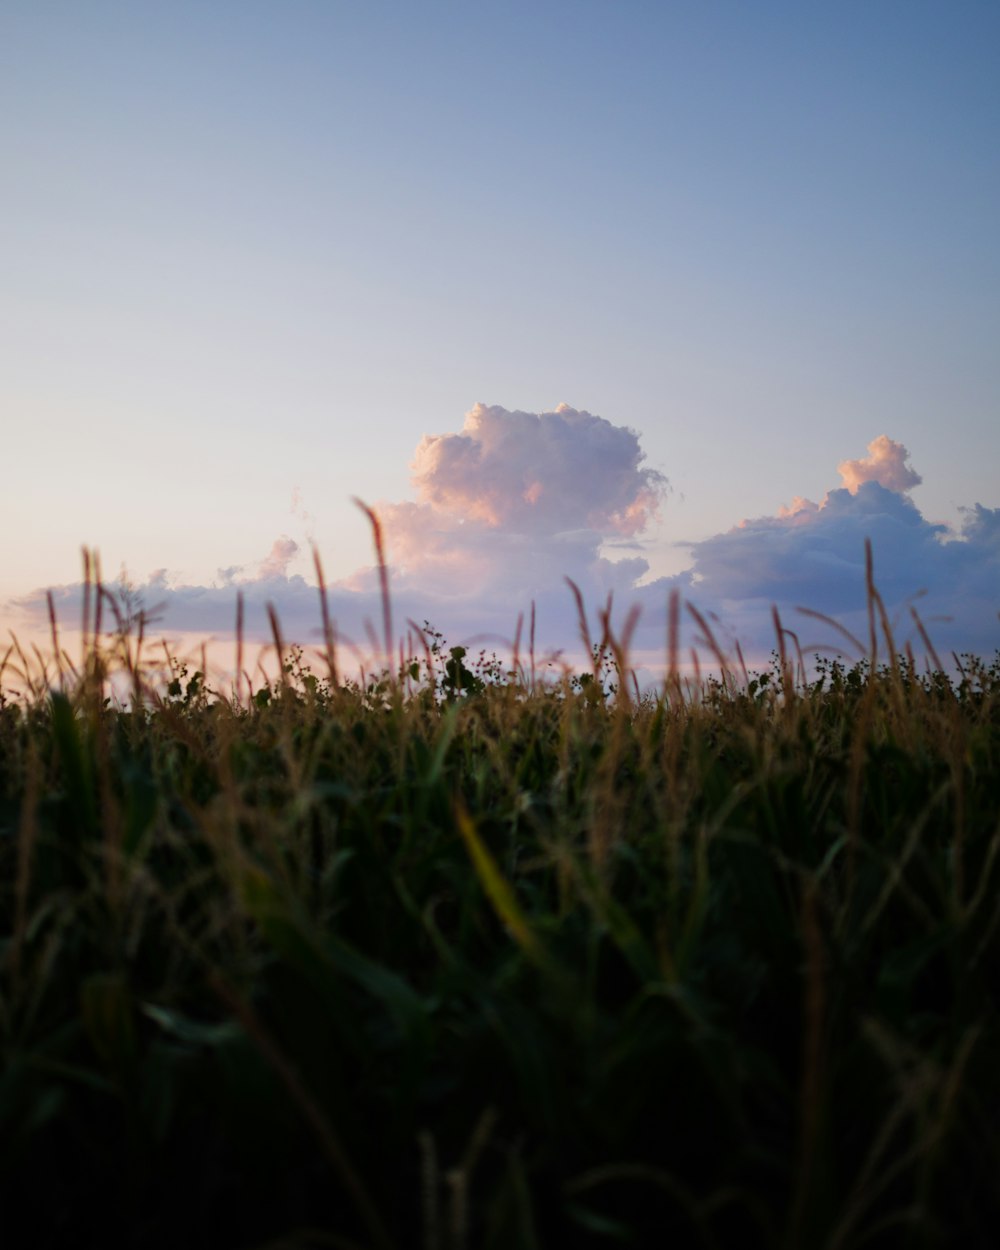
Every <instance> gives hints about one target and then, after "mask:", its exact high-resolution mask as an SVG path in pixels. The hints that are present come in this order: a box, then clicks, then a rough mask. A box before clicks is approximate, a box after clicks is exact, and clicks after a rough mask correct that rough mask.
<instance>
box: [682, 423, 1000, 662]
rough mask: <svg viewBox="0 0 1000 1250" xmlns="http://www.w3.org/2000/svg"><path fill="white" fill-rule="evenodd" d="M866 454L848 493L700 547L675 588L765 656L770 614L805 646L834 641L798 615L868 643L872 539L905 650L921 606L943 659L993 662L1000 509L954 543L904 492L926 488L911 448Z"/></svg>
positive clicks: (968, 519)
mask: <svg viewBox="0 0 1000 1250" xmlns="http://www.w3.org/2000/svg"><path fill="white" fill-rule="evenodd" d="M868 449H869V452H870V453H871V454H870V455H869V456H868V457H867V458H866V459H864V460H848V461H844V462H843V463H842V464H841V465H840V466H839V472H840V475H841V477H842V479H843V481H844V486H843V487H841V488H839V489H835V490H831V491H829V492H828V493H827V495H826V496H825V498H824V499H823V501H822V502H821V503H819V504H816V503H812V502H810V501H808V500H804V499H796V500H795V501H794V502H793V505H792V506H791V507H790V508H781V509H779V511H778V513H777V515H775V516H765V517H757V518H755V519H751V520H745V521H742V522H740V523H739V525H737V526H735V527H733V528H732V529H731V530H729V531H727V532H725V533H721V534H716V535H714V536H713V537H711V538H708V539H705V540H703V541H701V542H698V543H694V544H692V545H691V556H692V564H691V568H690V570H689V571H688V572H687V573H685V574H683V575H682V576H681V577H680V578H678V579H673V584H675V585H678V586H680V587H681V588H683V589H685V590H686V591H687V593H688V594H689V595H690V597H691V598H692V599H693V600H694V601H695V602H697V603H698V604H699V605H701V606H702V607H703V608H704V609H705V610H706V611H710V612H711V613H712V614H713V616H714V618H715V619H716V620H717V621H718V622H719V623H720V625H721V626H722V627H723V628H724V629H725V630H726V632H727V633H728V634H729V636H730V637H735V638H739V639H740V641H741V644H742V645H743V646H745V647H746V648H748V649H750V650H752V651H754V652H755V653H756V654H758V655H759V654H766V653H767V652H768V651H769V650H770V649H771V648H772V647H773V646H774V645H775V640H774V630H773V625H772V619H771V606H772V604H777V605H778V607H779V610H780V611H781V614H782V617H783V624H784V625H785V626H786V627H788V628H792V629H795V630H797V631H799V632H800V633H801V635H802V638H803V640H805V641H806V644H807V647H808V645H809V643H810V642H814V643H816V644H819V643H822V644H826V643H832V642H835V641H837V635H836V633H835V632H834V631H832V630H830V629H827V630H825V631H824V629H823V627H822V626H821V625H820V624H819V623H818V622H817V621H816V620H815V619H814V618H807V617H805V616H803V615H802V614H801V613H800V612H798V608H800V607H806V608H808V609H810V610H811V611H812V612H819V613H824V614H826V615H828V616H831V617H833V618H835V619H837V620H838V621H840V622H841V623H842V624H844V625H845V626H847V627H848V628H849V629H851V630H852V631H853V632H854V633H855V634H857V635H858V636H860V637H865V638H866V637H867V591H866V573H865V542H866V539H870V540H871V544H872V548H873V552H874V571H875V582H876V586H877V588H878V591H879V593H880V595H881V596H882V598H883V600H884V601H885V603H886V605H887V607H888V608H889V609H890V612H891V613H892V616H893V619H894V622H895V625H894V629H895V631H896V641H897V642H898V643H899V645H900V646H902V645H903V644H905V642H906V641H908V640H910V641H913V642H914V643H916V645H917V646H918V648H919V635H918V632H917V627H916V625H915V623H914V622H913V619H912V616H911V613H910V607H911V605H913V606H915V607H916V608H917V609H918V611H919V613H920V615H921V617H922V618H923V619H924V620H925V621H926V622H928V624H929V629H930V633H931V635H932V639H933V640H934V641H935V643H936V645H938V646H939V647H940V648H941V649H942V650H945V651H947V650H950V649H952V648H954V649H959V650H970V651H976V652H980V653H985V654H989V653H992V651H993V650H994V649H996V648H997V647H998V646H1000V629H998V624H997V610H998V608H1000V509H990V508H985V507H983V506H982V505H981V504H976V505H975V506H974V507H973V508H970V509H965V510H963V512H964V521H963V524H962V526H961V529H960V531H959V532H958V533H955V532H953V531H952V530H951V529H950V528H949V527H948V526H945V525H940V524H935V523H933V522H931V521H928V520H927V519H926V518H925V517H924V516H923V515H922V513H921V512H920V510H919V508H918V507H917V505H916V504H915V503H914V502H913V500H912V499H910V498H909V496H908V494H907V493H906V492H907V491H908V490H909V489H910V488H911V487H912V486H914V485H916V484H917V483H919V482H920V480H921V479H920V476H919V475H918V474H917V473H915V472H914V471H913V470H912V469H911V468H910V467H909V466H908V465H907V464H906V461H907V459H908V456H909V453H908V452H907V450H906V448H905V447H904V446H903V445H902V444H901V443H896V442H893V441H892V440H891V439H889V438H887V437H886V436H885V435H883V436H881V437H880V438H877V439H875V440H874V441H873V442H872V443H870V444H869V445H868Z"/></svg>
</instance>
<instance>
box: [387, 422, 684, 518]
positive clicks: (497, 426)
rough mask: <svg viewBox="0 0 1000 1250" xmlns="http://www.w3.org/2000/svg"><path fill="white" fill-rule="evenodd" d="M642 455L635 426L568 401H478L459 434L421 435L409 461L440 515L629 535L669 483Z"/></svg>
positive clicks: (420, 494) (419, 488) (420, 493)
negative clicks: (514, 404)
mask: <svg viewBox="0 0 1000 1250" xmlns="http://www.w3.org/2000/svg"><path fill="white" fill-rule="evenodd" d="M643 459H644V455H643V452H642V449H641V448H640V446H639V436H638V434H636V432H635V431H634V430H631V429H629V428H628V427H627V426H621V425H612V424H611V422H610V421H605V420H604V419H603V418H602V417H595V416H593V415H592V414H591V413H589V412H582V411H577V410H576V409H575V408H570V407H569V406H568V405H567V404H560V405H559V406H558V408H556V409H555V411H553V412H542V413H534V412H508V411H507V410H506V409H505V408H500V407H487V406H486V405H485V404H476V406H475V407H474V408H472V409H471V411H469V412H468V413H467V414H466V417H465V423H464V425H463V426H462V429H461V431H460V432H459V433H458V434H433V435H427V436H425V437H424V438H423V439H422V440H421V442H420V445H419V446H418V448H417V451H416V455H415V456H414V459H413V463H412V465H411V468H412V469H413V484H414V487H415V489H416V492H417V498H418V499H419V500H420V502H421V503H423V504H425V505H427V506H428V507H429V508H430V509H431V510H432V512H433V514H434V515H435V516H437V517H438V518H439V519H441V521H442V523H444V518H449V520H450V522H451V523H454V522H456V521H465V522H468V521H473V522H481V523H482V524H484V525H487V526H489V527H490V528H492V529H501V528H502V529H504V530H506V531H508V532H513V533H525V534H539V533H543V534H551V533H560V532H564V531H567V530H581V529H587V530H593V531H595V532H597V533H599V534H602V535H611V534H620V535H631V534H636V533H638V532H639V531H640V530H642V529H644V528H645V526H646V525H647V524H648V522H649V521H650V520H651V519H652V518H653V517H654V516H655V515H656V512H657V508H658V506H659V503H660V500H661V499H662V496H663V492H664V489H665V487H666V480H665V478H664V477H663V475H662V474H660V473H658V472H656V470H654V469H649V468H644V467H642V461H643Z"/></svg>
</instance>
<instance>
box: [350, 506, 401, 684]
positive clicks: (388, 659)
mask: <svg viewBox="0 0 1000 1250" xmlns="http://www.w3.org/2000/svg"><path fill="white" fill-rule="evenodd" d="M354 503H355V504H356V505H357V507H359V508H360V509H361V511H362V512H363V513H364V514H365V516H366V517H367V518H368V524H369V525H370V526H371V527H372V539H373V541H374V543H375V558H376V560H377V561H378V584H379V591H380V593H381V595H382V631H383V637H384V645H385V652H384V655H385V663H386V665H387V666H389V665H391V664H392V651H393V646H392V600H391V598H390V596H389V566H388V565H387V563H386V559H385V542H384V539H383V537H382V522H381V521H380V520H379V519H378V515H377V513H376V512H375V510H374V509H373V508H369V506H368V505H367V504H366V503H364V502H363V501H362V500H360V499H357V498H355V500H354Z"/></svg>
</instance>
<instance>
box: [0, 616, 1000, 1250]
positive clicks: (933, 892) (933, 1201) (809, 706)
mask: <svg viewBox="0 0 1000 1250" xmlns="http://www.w3.org/2000/svg"><path fill="white" fill-rule="evenodd" d="M421 638H422V641H423V643H424V644H425V646H424V654H423V655H422V656H418V657H417V658H414V657H409V658H407V659H406V660H405V662H403V663H402V664H401V665H400V666H399V670H398V671H397V672H390V671H388V670H383V671H381V672H379V673H377V674H376V675H375V676H368V677H364V678H361V679H359V680H357V681H345V680H343V679H342V678H341V677H340V676H339V674H338V672H337V670H336V668H335V667H334V666H332V665H331V666H330V669H329V672H328V673H327V675H326V676H317V675H316V674H315V673H314V672H312V671H311V670H310V668H309V666H308V665H307V663H306V662H305V659H304V656H303V653H302V652H301V651H299V650H296V649H291V650H289V651H287V652H284V653H283V655H282V665H281V671H280V674H279V677H278V679H277V680H275V681H273V682H265V683H264V684H262V685H260V687H259V688H258V689H257V690H256V691H245V690H243V691H242V692H241V694H240V695H239V696H237V695H236V694H234V693H230V694H229V695H228V696H226V695H224V694H223V693H220V692H218V691H214V690H212V689H211V688H210V685H209V681H208V678H207V677H206V675H205V673H204V672H203V671H201V670H199V671H196V672H193V673H192V672H190V671H189V669H188V667H187V666H185V665H183V664H178V663H176V662H175V663H174V664H173V666H172V668H171V670H170V672H169V673H168V674H167V676H166V679H164V680H159V681H155V680H153V678H152V676H151V672H149V671H147V670H145V669H144V667H143V665H142V663H141V662H140V657H139V651H138V647H136V648H135V649H134V650H129V643H128V638H127V637H126V636H125V634H124V633H123V635H122V637H120V638H119V639H118V640H117V642H116V644H115V647H113V648H109V647H106V646H105V644H104V643H103V641H101V642H94V643H93V645H92V646H91V649H90V652H89V654H88V655H87V656H86V657H85V659H84V661H83V663H82V664H81V666H80V667H79V668H78V669H71V668H70V667H68V666H67V665H64V664H63V663H62V662H61V661H60V662H59V663H58V665H57V669H58V671H56V667H53V668H50V670H49V671H47V672H46V673H45V674H44V676H43V678H41V679H38V680H36V682H35V683H34V685H32V686H30V687H25V690H24V693H22V695H21V696H20V697H17V698H14V697H5V698H3V700H2V701H0V857H2V867H3V871H2V874H0V892H2V893H0V935H2V936H0V942H2V947H0V960H2V977H0V1045H2V1049H3V1072H2V1076H0V1201H2V1208H3V1211H4V1218H5V1223H6V1224H7V1226H8V1227H11V1228H13V1227H21V1228H30V1229H32V1230H33V1232H32V1234H31V1240H30V1241H28V1240H22V1241H21V1242H20V1243H19V1244H23V1245H28V1244H30V1245H32V1246H38V1247H62V1246H67V1247H68V1246H76V1245H78V1244H81V1243H83V1244H85V1243H86V1241H87V1240H88V1238H89V1239H92V1240H95V1241H96V1242H97V1243H98V1244H101V1245H104V1246H114V1245H132V1246H143V1247H161V1246H162V1247H173V1246H177V1245H184V1246H187V1247H200V1246H205V1247H212V1248H213V1250H217V1248H219V1250H221V1248H223V1247H250V1246H275V1247H277V1246H288V1247H292V1246H295V1247H299V1246H301V1247H306V1246H338V1247H410V1246H420V1247H424V1250H462V1248H465V1247H469V1248H472V1247H496V1248H498V1250H499V1248H501V1247H503V1248H504V1250H518V1248H520V1247H523V1248H525V1250H531V1248H538V1250H542V1248H558V1250H564V1248H572V1247H590V1246H595V1247H600V1246H605V1245H607V1246H613V1245H617V1244H621V1245H628V1246H633V1247H645V1246H650V1247H652V1246H657V1247H659V1246H664V1245H671V1244H673V1245H679V1246H705V1247H713V1246H714V1247H724V1246H736V1245H738V1246H740V1247H741V1248H742V1250H755V1248H757V1247H759V1248H761V1250H765V1248H767V1250H770V1248H772V1247H773V1248H776V1250H777V1248H779V1247H781V1248H785V1250H794V1248H797V1247H828V1248H829V1250H835V1248H836V1250H848V1248H850V1247H860V1246H866V1247H890V1246H891V1247H895V1246H919V1247H936V1246H952V1245H955V1246H958V1245H961V1246H976V1247H978V1246H993V1245H995V1244H996V1242H997V1228H998V1227H1000V1218H998V1217H1000V1185H998V1183H997V1178H998V1176H1000V1064H998V1063H997V1055H998V1054H1000V1014H998V1008H1000V934H998V923H1000V863H998V849H1000V803H998V793H1000V788H998V778H1000V768H998V764H1000V659H998V661H995V662H994V663H992V664H991V665H990V664H987V663H984V662H982V661H979V660H976V659H975V658H973V657H964V658H963V660H962V666H961V669H960V671H959V672H958V673H957V674H956V677H955V678H954V679H952V678H949V677H947V676H945V675H944V674H943V673H941V672H933V671H932V672H927V673H918V672H917V670H916V667H915V666H914V664H913V663H912V660H908V659H906V658H905V657H897V658H895V659H894V660H893V661H892V662H891V663H889V664H887V665H874V666H873V665H870V664H868V663H867V662H862V663H860V664H858V665H855V666H853V667H848V666H846V665H844V664H843V663H842V662H840V661H823V660H820V661H818V663H817V667H816V669H815V672H814V674H813V675H812V676H811V677H810V678H809V680H805V675H804V674H800V678H799V680H796V681H793V680H792V679H791V676H790V673H789V670H788V666H787V662H785V661H784V660H783V659H779V658H778V657H776V660H775V664H774V666H773V667H772V669H771V670H770V671H769V672H767V673H763V674H745V675H744V676H743V677H742V678H741V679H740V680H739V681H737V680H736V679H734V678H733V677H732V675H731V674H723V676H722V677H721V678H716V679H712V678H709V679H706V680H705V681H704V682H702V683H700V684H699V685H698V686H697V687H695V686H694V685H693V684H692V683H690V682H687V683H684V682H681V681H680V680H678V679H677V678H671V679H668V680H667V682H665V683H664V686H663V688H662V689H661V690H659V691H657V692H655V693H651V694H646V695H641V694H639V692H638V691H635V693H634V694H633V695H632V696H629V695H628V689H629V682H628V681H627V680H619V678H620V676H621V664H620V663H619V662H618V659H616V658H615V657H616V654H617V656H618V657H620V656H621V655H622V649H619V651H618V652H617V653H616V652H615V649H614V648H613V647H608V646H605V645H604V643H602V644H601V646H599V647H597V648H595V649H594V660H595V662H594V671H593V673H591V674H584V675H583V676H575V675H573V674H569V673H567V674H565V675H564V676H563V677H562V678H561V679H560V678H552V679H549V680H548V681H541V680H539V679H538V677H537V675H536V674H535V672H534V671H531V672H527V671H526V670H525V667H524V666H523V665H521V664H519V663H516V662H515V663H514V664H512V665H510V666H504V665H502V664H501V663H500V662H499V661H497V660H496V657H493V656H490V657H487V656H486V655H484V654H480V656H479V657H478V658H476V657H470V656H469V655H468V653H467V652H466V651H465V650H464V649H463V648H461V647H453V648H448V647H447V646H446V645H445V643H444V640H443V639H442V638H441V636H440V635H439V634H436V633H435V631H433V630H431V629H430V627H425V630H424V631H423V633H422V634H421ZM605 641H607V640H605ZM279 646H280V641H279ZM609 657H611V658H609ZM115 672H117V673H118V675H119V676H121V675H122V674H124V680H125V687H124V688H126V689H128V690H129V691H130V697H129V698H127V699H125V700H124V701H121V700H118V699H116V698H113V697H112V695H111V693H110V692H111V690H112V689H113V687H114V682H113V678H114V675H115Z"/></svg>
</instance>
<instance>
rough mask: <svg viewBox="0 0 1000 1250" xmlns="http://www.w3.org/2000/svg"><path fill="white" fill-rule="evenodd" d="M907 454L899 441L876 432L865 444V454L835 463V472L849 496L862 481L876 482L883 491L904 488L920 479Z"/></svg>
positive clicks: (854, 493)
mask: <svg viewBox="0 0 1000 1250" xmlns="http://www.w3.org/2000/svg"><path fill="white" fill-rule="evenodd" d="M909 455H910V453H909V452H908V451H907V450H906V448H905V447H904V446H903V444H902V443H894V442H893V440H892V439H891V438H889V437H888V436H887V435H885V434H880V435H879V436H878V438H876V439H873V440H872V441H871V442H870V443H869V444H868V455H867V456H866V457H865V458H864V459H863V460H843V461H841V463H840V464H838V465H837V472H838V473H839V474H840V476H841V477H842V478H843V481H844V486H845V488H846V489H847V490H849V491H850V492H851V494H852V495H856V494H857V492H858V489H859V488H860V487H861V486H862V485H863V484H864V483H865V482H878V484H879V486H884V487H885V488H886V490H894V491H899V492H902V491H907V490H911V489H912V488H913V487H914V486H919V485H920V483H921V482H922V481H923V480H924V479H923V478H922V477H921V476H920V474H919V473H915V472H914V471H913V469H911V468H910V466H909V465H908V464H907V463H906V461H907V460H908V459H909Z"/></svg>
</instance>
